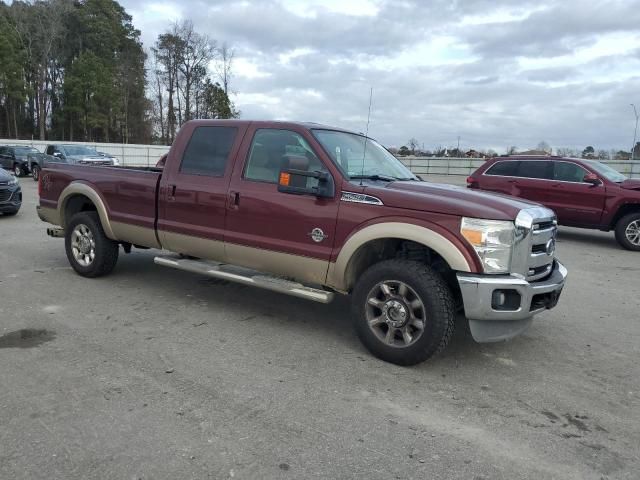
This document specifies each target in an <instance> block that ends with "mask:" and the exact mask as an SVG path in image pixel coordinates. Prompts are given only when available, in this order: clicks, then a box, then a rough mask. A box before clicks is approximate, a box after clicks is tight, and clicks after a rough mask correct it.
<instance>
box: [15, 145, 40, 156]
mask: <svg viewBox="0 0 640 480" xmlns="http://www.w3.org/2000/svg"><path fill="white" fill-rule="evenodd" d="M15 152H16V155H26V154H28V153H38V150H36V149H35V148H33V147H16V148H15Z"/></svg>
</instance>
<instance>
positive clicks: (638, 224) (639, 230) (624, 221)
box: [616, 212, 640, 252]
mask: <svg viewBox="0 0 640 480" xmlns="http://www.w3.org/2000/svg"><path fill="white" fill-rule="evenodd" d="M616 240H617V241H618V243H619V244H620V245H622V246H623V247H624V248H626V249H627V250H634V251H636V252H638V251H640V212H635V213H630V214H629V215H625V216H624V217H622V218H621V219H620V220H618V223H616Z"/></svg>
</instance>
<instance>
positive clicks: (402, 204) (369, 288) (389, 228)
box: [38, 120, 567, 365]
mask: <svg viewBox="0 0 640 480" xmlns="http://www.w3.org/2000/svg"><path fill="white" fill-rule="evenodd" d="M39 192H40V202H39V206H38V214H39V216H40V218H41V219H42V220H44V221H45V222H48V223H50V224H52V225H54V227H50V228H48V233H49V234H50V235H51V236H54V237H64V239H65V249H66V254H67V257H68V259H69V262H70V264H71V266H72V267H73V268H74V269H75V271H76V272H77V273H79V274H80V275H83V276H85V277H97V276H100V275H105V274H107V273H109V272H110V271H111V270H112V269H113V268H114V267H115V265H116V262H117V259H118V254H119V251H120V247H122V249H123V250H124V251H125V252H127V253H128V252H130V251H131V249H132V247H142V248H153V249H164V250H165V252H158V255H157V256H156V257H155V262H156V263H157V264H159V265H163V266H166V267H170V268H175V269H181V270H186V271H190V272H196V273H200V274H203V275H209V276H212V277H216V278H223V279H225V280H230V281H236V282H241V283H243V284H246V285H253V286H256V287H262V288H266V289H269V290H273V291H276V292H281V293H286V294H289V295H294V296H297V297H301V298H305V299H308V300H312V301H317V302H323V303H327V302H329V301H331V300H332V299H333V297H334V296H335V295H338V294H343V295H350V296H351V304H352V316H353V323H354V326H355V330H356V332H357V334H358V335H359V337H360V339H361V340H362V342H363V343H364V344H365V346H366V347H367V348H368V349H369V350H370V351H371V352H372V353H373V354H374V355H376V356H378V357H379V358H382V359H384V360H386V361H389V362H393V363H397V364H402V365H410V364H415V363H418V362H421V361H423V360H426V359H427V358H429V357H431V356H432V355H434V354H435V353H437V352H439V351H440V350H442V349H443V348H444V347H445V346H446V345H447V343H448V342H449V339H450V338H451V334H452V332H453V328H454V317H455V313H456V311H462V312H463V313H464V314H465V316H466V318H467V319H468V321H469V325H470V327H471V333H472V335H473V337H474V338H475V339H476V340H477V341H479V342H491V341H499V340H505V339H509V338H511V337H513V336H515V335H517V334H519V333H520V332H522V331H524V330H525V329H526V328H527V327H528V326H529V325H530V324H531V322H532V318H533V316H534V315H536V314H538V313H540V312H542V311H544V310H546V309H549V308H552V307H554V306H555V305H556V303H557V301H558V298H559V296H560V292H561V291H562V288H563V286H564V283H565V278H566V275H567V271H566V269H565V268H564V266H563V265H562V264H560V262H558V261H557V260H556V258H555V255H554V250H555V249H554V246H555V240H554V239H555V234H556V219H555V215H554V213H553V212H552V211H551V210H549V209H547V208H544V207H541V206H538V205H536V204H533V203H530V202H527V201H523V200H518V199H515V198H506V197H502V196H497V195H492V194H487V193H484V192H475V191H469V190H467V189H465V188H463V187H453V186H448V185H438V184H433V183H428V182H424V181H421V180H420V179H419V178H417V177H416V176H415V175H413V174H412V173H411V171H409V170H408V169H407V168H406V167H405V166H404V165H402V164H401V163H400V162H399V161H398V160H397V159H396V158H395V157H394V156H393V155H391V154H390V153H389V152H388V151H387V150H386V149H385V148H383V147H382V146H381V145H380V144H379V143H377V142H376V141H375V140H373V139H371V138H367V137H365V136H363V135H361V134H357V133H353V132H349V131H346V130H341V129H338V128H333V127H327V126H322V125H318V124H312V123H291V122H266V121H241V120H195V121H190V122H187V123H186V124H185V125H184V126H183V127H182V128H181V130H180V132H179V134H178V136H177V138H176V140H175V142H174V143H173V146H172V147H171V149H170V151H169V154H168V156H167V158H166V162H165V164H164V167H163V168H161V169H160V168H153V167H151V168H125V167H88V166H84V165H67V164H51V165H48V166H47V167H46V168H45V169H44V170H43V172H42V174H41V175H40V180H39Z"/></svg>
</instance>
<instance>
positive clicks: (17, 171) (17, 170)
mask: <svg viewBox="0 0 640 480" xmlns="http://www.w3.org/2000/svg"><path fill="white" fill-rule="evenodd" d="M23 173H24V171H23V170H22V165H20V164H19V163H16V164H15V165H14V166H13V174H14V175H15V176H16V177H21V176H22V174H23Z"/></svg>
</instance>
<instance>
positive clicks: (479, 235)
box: [460, 217, 515, 273]
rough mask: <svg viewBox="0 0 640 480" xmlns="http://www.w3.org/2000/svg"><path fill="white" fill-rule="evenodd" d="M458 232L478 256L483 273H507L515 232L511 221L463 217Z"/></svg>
mask: <svg viewBox="0 0 640 480" xmlns="http://www.w3.org/2000/svg"><path fill="white" fill-rule="evenodd" d="M460 233H462V236H463V237H464V238H466V239H467V242H469V243H470V244H471V246H472V247H473V248H474V250H475V251H476V253H477V254H478V257H480V261H481V262H482V265H483V267H484V271H485V273H509V269H510V267H511V250H512V248H513V242H514V234H515V227H514V225H513V222H509V221H502V220H482V219H479V218H466V217H465V218H463V219H462V223H461V224H460Z"/></svg>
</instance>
